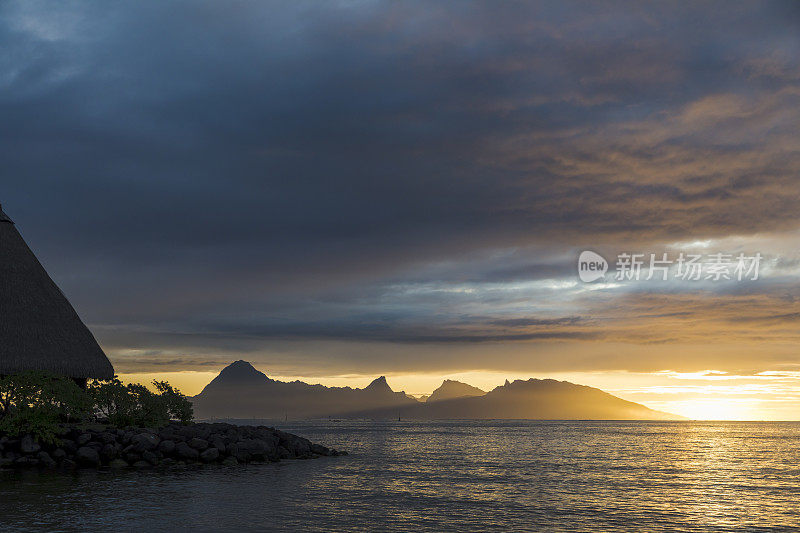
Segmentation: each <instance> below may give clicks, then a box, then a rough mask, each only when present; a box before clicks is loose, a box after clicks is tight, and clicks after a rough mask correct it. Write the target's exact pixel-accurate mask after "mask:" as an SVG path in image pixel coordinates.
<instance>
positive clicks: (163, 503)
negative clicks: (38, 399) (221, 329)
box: [0, 421, 800, 532]
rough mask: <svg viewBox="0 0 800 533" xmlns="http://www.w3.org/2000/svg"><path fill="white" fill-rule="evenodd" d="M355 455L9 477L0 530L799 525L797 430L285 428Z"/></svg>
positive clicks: (668, 425)
mask: <svg viewBox="0 0 800 533" xmlns="http://www.w3.org/2000/svg"><path fill="white" fill-rule="evenodd" d="M277 425H278V426H279V427H281V428H282V429H285V430H288V431H292V432H294V433H297V434H300V435H303V436H306V437H308V438H310V439H312V440H313V441H315V442H319V443H322V444H325V445H328V446H333V447H336V448H340V449H345V450H348V451H349V452H350V453H351V455H349V456H347V457H335V458H320V459H315V460H308V461H288V462H281V463H279V464H266V465H250V466H246V467H237V468H224V467H213V468H204V469H200V470H192V471H184V472H177V473H175V472H173V473H159V472H123V473H111V472H91V473H86V472H82V473H79V474H74V475H68V474H46V473H37V472H25V473H16V472H7V473H0V531H3V532H5V531H16V530H19V531H27V530H46V531H73V530H80V531H108V530H117V531H133V530H137V531H141V532H151V531H187V530H192V531H216V530H224V531H236V530H238V531H325V532H328V531H413V532H425V531H436V532H439V531H542V530H547V531H631V530H641V531H659V530H665V531H672V530H681V531H732V530H736V531H741V530H745V531H769V530H787V529H792V528H796V527H798V525H799V524H800V424H798V423H729V422H722V423H717V422H700V423H696V422H655V423H649V422H644V423H643V422H534V421H488V422H487V421H479V422H477V421H466V422H465V421H458V422H429V423H428V422H422V423H420V422H387V423H379V422H327V421H326V422H316V423H315V422H305V423H301V422H295V423H293V422H291V421H290V422H288V423H283V424H282V423H278V424H277Z"/></svg>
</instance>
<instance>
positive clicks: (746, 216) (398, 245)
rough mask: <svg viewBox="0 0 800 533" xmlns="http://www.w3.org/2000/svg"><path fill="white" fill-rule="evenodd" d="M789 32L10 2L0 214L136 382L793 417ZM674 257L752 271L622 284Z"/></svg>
mask: <svg viewBox="0 0 800 533" xmlns="http://www.w3.org/2000/svg"><path fill="white" fill-rule="evenodd" d="M798 30H800V5H798V4H797V3H795V2H790V1H786V2H748V3H733V4H732V3H730V2H693V3H688V2H680V3H673V2H659V3H641V2H577V1H573V2H560V1H559V2H556V1H551V2H503V3H496V2H428V1H425V2H402V3H401V2H379V1H351V2H325V3H322V2H316V1H293V2H268V1H235V2H225V3H220V2H199V1H173V2H156V1H149V0H148V1H144V2H135V3H122V2H107V1H98V2H68V1H67V2H40V1H36V0H25V1H13V0H11V1H6V2H3V3H0V118H1V119H2V120H0V161H2V166H1V167H0V202H2V205H3V209H4V210H5V211H6V212H7V213H8V215H9V216H11V218H12V219H13V220H14V221H15V222H16V223H17V226H18V228H19V230H20V231H21V233H22V235H23V237H25V239H26V240H27V242H28V244H29V245H30V246H31V248H32V249H33V250H34V252H35V253H36V254H37V256H38V257H39V259H40V260H41V262H42V263H43V264H44V266H45V267H46V268H47V270H48V272H49V273H50V274H51V276H52V277H53V278H54V280H55V281H56V282H57V283H58V284H59V286H60V287H61V288H62V289H63V291H64V292H65V293H66V294H67V296H68V297H69V298H70V301H71V302H72V303H73V305H74V306H75V308H76V309H77V311H78V312H79V314H80V315H81V317H82V318H83V319H84V321H85V322H86V323H87V325H88V326H89V327H90V329H91V330H92V331H93V333H94V334H95V336H96V337H97V338H98V341H99V342H100V343H101V345H102V347H103V348H104V349H105V351H106V353H107V354H108V355H109V358H110V359H111V361H112V363H113V364H114V366H115V368H116V370H117V372H118V373H120V374H121V375H122V376H123V377H125V378H126V379H139V378H143V379H144V378H148V377H150V376H169V378H170V380H171V381H173V382H175V383H177V384H178V385H179V386H182V387H183V389H184V390H185V391H186V392H188V393H190V394H193V393H196V392H199V390H200V389H201V388H202V386H203V385H204V384H205V383H207V382H208V381H209V380H210V379H211V378H212V377H213V376H214V375H215V374H216V373H217V372H218V371H219V370H220V369H221V368H222V367H224V366H225V365H226V364H228V363H230V362H231V361H234V360H237V359H245V360H248V361H250V362H252V363H253V364H254V365H255V366H256V367H257V368H259V369H260V370H262V371H264V372H265V373H267V375H269V376H272V377H283V378H286V379H304V380H306V381H309V382H314V383H326V384H337V385H341V384H348V385H365V384H367V383H369V381H370V380H371V379H373V378H374V377H376V376H378V375H384V374H385V375H387V376H388V377H389V383H390V384H391V385H392V386H393V387H394V388H395V389H396V390H399V389H403V390H406V391H407V392H410V393H413V394H423V393H430V391H431V390H433V388H435V387H436V386H437V385H438V384H439V383H440V382H441V380H442V379H444V378H445V377H449V378H461V379H465V380H468V381H469V382H470V383H472V384H474V385H476V386H480V387H482V388H484V389H486V390H488V389H491V388H492V387H494V386H497V385H500V384H502V383H503V381H504V380H505V379H506V378H511V379H513V378H527V377H531V376H536V377H556V378H559V379H569V380H570V381H574V382H577V383H583V384H587V385H592V386H597V387H601V388H603V389H604V390H607V391H609V392H612V393H613V394H617V395H618V396H621V397H623V398H626V399H629V400H632V401H637V402H641V403H644V404H645V405H648V406H650V407H654V408H657V409H663V410H668V411H671V412H676V413H680V414H684V415H687V416H690V417H696V418H739V419H800V354H799V353H798V348H800V330H799V329H798V325H800V299H799V298H800V286H799V285H798V282H799V281H800V252H799V251H798V246H797V245H798V242H799V241H800V233H799V232H800V214H799V213H800V211H799V210H798V207H800V205H799V204H800V179H798V177H799V175H798V171H800V136H798V135H797V131H798V130H799V129H800V31H798ZM584 250H592V251H594V252H596V253H598V254H600V255H601V256H602V257H603V258H604V259H605V260H606V261H607V262H608V264H609V270H608V272H607V273H606V275H605V276H604V277H603V278H601V279H598V280H596V281H594V282H591V283H589V282H583V281H581V280H580V279H579V277H578V271H577V268H578V257H579V254H580V253H581V252H582V251H584ZM664 253H666V254H668V258H669V259H670V260H673V259H675V258H677V257H678V256H679V255H680V254H681V253H683V254H685V255H686V256H688V255H690V254H695V255H700V256H702V257H703V259H702V260H701V262H705V263H708V262H713V261H711V259H710V258H712V257H713V254H725V255H726V256H731V257H734V258H735V257H736V256H737V255H738V254H742V255H743V256H745V257H753V258H754V257H756V254H760V255H759V257H760V258H761V259H760V262H759V272H758V276H757V279H754V278H753V277H752V276H751V277H746V279H742V280H739V279H737V277H736V276H735V275H734V272H733V270H732V269H731V270H730V271H729V274H731V275H730V277H731V278H732V279H729V280H728V279H724V278H722V279H719V280H717V279H706V273H705V272H704V273H703V276H702V277H701V279H699V280H694V279H681V278H680V277H679V275H678V274H680V272H679V268H678V265H677V262H676V263H673V264H672V266H671V267H670V269H669V270H668V271H667V272H666V274H667V275H668V279H666V280H664V279H661V277H660V274H659V275H656V276H651V279H646V278H647V277H648V273H649V272H650V270H649V269H647V268H645V269H644V270H643V272H644V274H643V275H642V277H641V279H634V278H633V276H630V277H629V278H625V277H622V278H621V279H617V273H620V272H622V273H623V274H624V268H625V267H624V265H619V264H617V263H618V262H619V261H620V257H622V256H621V254H642V257H643V258H644V260H645V262H647V260H649V259H650V254H654V256H655V257H658V258H661V257H662V254H664ZM653 272H656V271H655V270H653ZM751 274H752V272H751Z"/></svg>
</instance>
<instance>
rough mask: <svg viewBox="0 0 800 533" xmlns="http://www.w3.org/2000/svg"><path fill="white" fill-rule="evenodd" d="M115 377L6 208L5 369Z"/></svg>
mask: <svg viewBox="0 0 800 533" xmlns="http://www.w3.org/2000/svg"><path fill="white" fill-rule="evenodd" d="M25 370H44V371H47V372H52V373H55V374H61V375H64V376H69V377H73V378H98V379H107V378H111V377H113V376H114V368H113V367H112V366H111V363H110V362H109V360H108V358H107V357H106V354H105V353H103V350H102V349H101V348H100V346H99V345H98V344H97V341H96V340H95V338H94V336H93V335H92V333H91V332H90V331H89V330H88V329H87V327H86V326H85V325H84V324H83V322H81V319H80V317H78V314H77V313H76V312H75V309H73V308H72V305H70V303H69V301H67V298H66V296H64V293H62V292H61V290H60V289H59V288H58V286H56V284H55V283H54V282H53V280H52V279H50V276H48V275H47V272H45V270H44V268H43V267H42V265H41V264H40V263H39V261H38V260H37V259H36V256H35V255H33V252H32V251H31V250H30V248H28V245H27V244H25V241H24V240H23V239H22V236H21V235H20V234H19V232H18V231H17V228H16V226H14V223H13V222H12V221H11V219H10V218H9V217H8V216H7V215H6V214H5V213H4V212H3V210H2V208H0V374H15V373H17V372H22V371H25Z"/></svg>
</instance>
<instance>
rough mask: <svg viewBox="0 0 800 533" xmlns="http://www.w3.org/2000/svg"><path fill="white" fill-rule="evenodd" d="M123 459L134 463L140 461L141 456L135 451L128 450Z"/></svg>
mask: <svg viewBox="0 0 800 533" xmlns="http://www.w3.org/2000/svg"><path fill="white" fill-rule="evenodd" d="M125 460H126V461H127V462H129V463H131V464H133V463H135V462H136V461H141V460H142V456H141V455H139V454H138V453H136V452H128V453H126V454H125Z"/></svg>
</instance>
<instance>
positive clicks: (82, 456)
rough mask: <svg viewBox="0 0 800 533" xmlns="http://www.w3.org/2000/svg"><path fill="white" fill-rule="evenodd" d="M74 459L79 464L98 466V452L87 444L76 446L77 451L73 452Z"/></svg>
mask: <svg viewBox="0 0 800 533" xmlns="http://www.w3.org/2000/svg"><path fill="white" fill-rule="evenodd" d="M75 459H76V460H77V461H78V463H79V464H81V465H85V466H94V467H97V466H100V454H99V453H97V450H95V449H94V448H89V447H88V446H83V447H81V448H78V451H77V452H75Z"/></svg>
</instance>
